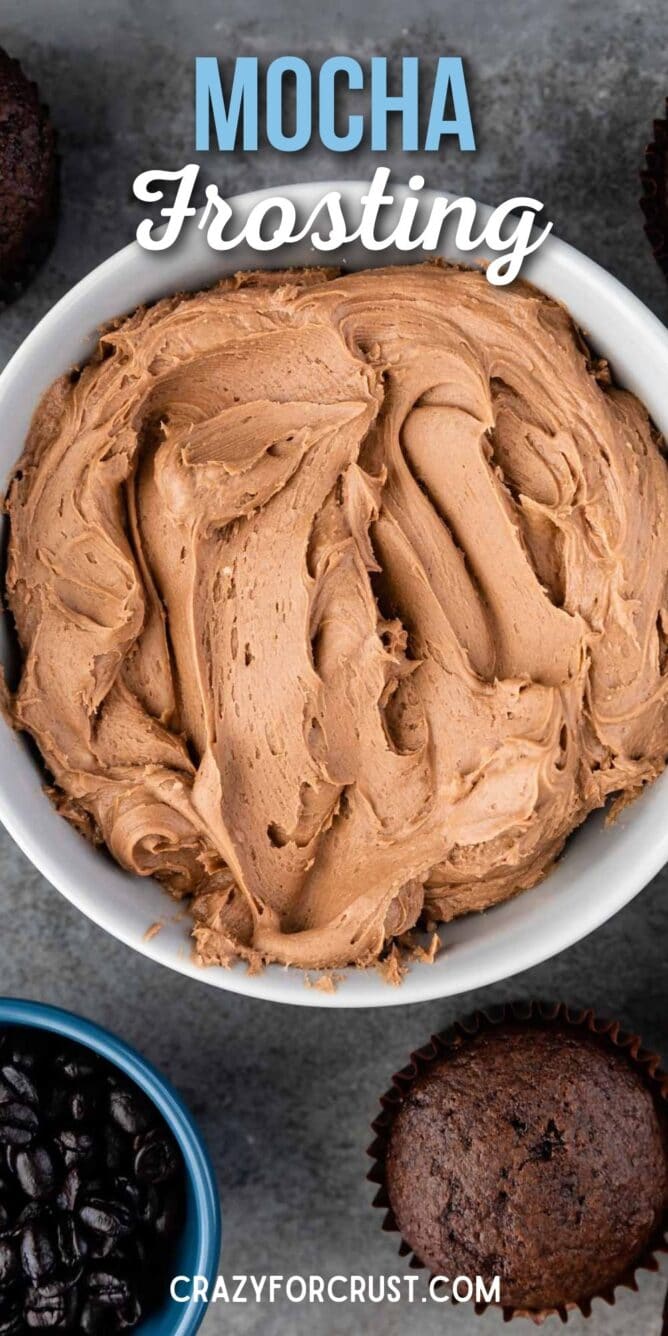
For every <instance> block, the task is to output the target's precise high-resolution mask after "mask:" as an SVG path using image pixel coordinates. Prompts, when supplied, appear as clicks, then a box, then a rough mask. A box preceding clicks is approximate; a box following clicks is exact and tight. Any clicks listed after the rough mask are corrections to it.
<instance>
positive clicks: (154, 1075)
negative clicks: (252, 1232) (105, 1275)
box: [0, 997, 222, 1336]
mask: <svg viewBox="0 0 668 1336" xmlns="http://www.w3.org/2000/svg"><path fill="white" fill-rule="evenodd" d="M0 1025H20V1026H25V1027H26V1028H31V1029H36V1030H41V1031H48V1032H51V1033H53V1034H59V1035H62V1036H63V1037H64V1038H66V1039H69V1040H72V1041H73V1042H74V1043H77V1044H81V1045H82V1046H83V1047H84V1048H89V1049H91V1050H92V1051H93V1052H94V1053H97V1054H98V1055H99V1056H100V1057H102V1058H104V1059H105V1060H106V1061H107V1062H109V1063H110V1064H111V1066H113V1067H116V1068H118V1069H119V1071H122V1072H123V1073H124V1075H126V1076H128V1077H129V1078H130V1080H131V1081H132V1082H133V1083H134V1084H135V1085H136V1086H138V1087H139V1089H140V1090H142V1091H143V1093H144V1094H145V1095H146V1096H147V1097H148V1098H149V1099H150V1100H151V1103H152V1104H154V1105H155V1107H156V1108H157V1109H158V1112H159V1113H160V1114H161V1115H162V1117H163V1118H164V1120H165V1122H166V1124H167V1126H168V1127H169V1128H170V1130H171V1132H172V1133H173V1135H174V1137H175V1139H176V1141H177V1143H178V1146H179V1149H180V1151H181V1154H182V1156H183V1161H184V1164H185V1169H186V1175H187V1178H188V1181H189V1183H190V1186H191V1188H192V1192H193V1200H194V1203H195V1213H196V1222H197V1239H196V1249H195V1250H194V1252H195V1253H196V1258H195V1260H196V1266H195V1268H194V1270H193V1275H203V1276H206V1277H207V1279H208V1281H209V1283H211V1281H212V1280H213V1279H214V1278H215V1276H216V1275H217V1272H218V1263H219V1258H220V1250H221V1242H222V1218H221V1207H220V1197H219V1194H218V1187H217V1182H216V1176H215V1172H214V1168H213V1164H212V1162H211V1157H210V1155H209V1152H208V1150H207V1147H206V1143H205V1141H204V1138H203V1135H202V1133H201V1131H200V1129H199V1127H198V1126H197V1123H196V1122H195V1119H194V1118H193V1115H192V1114H191V1112H190V1110H189V1108H188V1107H187V1105H186V1104H185V1102H184V1100H183V1099H182V1097H181V1095H180V1094H179V1093H178V1091H177V1090H176V1089H175V1087H174V1086H173V1085H172V1083H171V1081H170V1080H169V1079H168V1078H167V1077H166V1076H164V1075H163V1073H162V1072H161V1071H159V1070H158V1068H157V1067H156V1066H155V1065H154V1064H153V1063H152V1062H150V1061H149V1059H148V1058H145V1057H144V1056H143V1054H141V1053H140V1052H139V1051H138V1049H136V1048H134V1047H133V1046H132V1045H131V1044H128V1043H126V1041H125V1040H124V1039H121V1038H120V1037H119V1036H118V1035H116V1034H114V1033H113V1031H111V1030H108V1029H106V1027H105V1026H102V1025H98V1024H97V1022H96V1021H91V1020H88V1018H87V1017H85V1016H80V1015H78V1014H77V1013H76V1012H74V1011H68V1010H66V1009H65V1008H63V1007H56V1006H52V1005H51V1003H48V1002H35V1001H32V1000H28V999H25V998H20V997H0ZM166 1303H167V1300H165V1304H166ZM174 1308H175V1312H174V1322H173V1325H172V1326H170V1327H169V1328H167V1326H166V1325H165V1321H166V1319H165V1317H164V1315H163V1310H160V1309H159V1310H157V1311H156V1312H154V1313H150V1314H148V1315H147V1320H150V1321H156V1320H157V1321H159V1322H160V1324H161V1329H164V1336H195V1332H196V1331H197V1330H198V1328H199V1327H200V1326H201V1323H202V1322H203V1320H204V1316H205V1313H206V1308H207V1305H206V1303H198V1304H193V1303H188V1304H182V1305H179V1306H178V1307H177V1306H176V1305H174ZM136 1330H137V1333H138V1336H141V1332H142V1330H143V1323H140V1324H139V1326H138V1327H137V1328H136ZM156 1336H157V1332H156Z"/></svg>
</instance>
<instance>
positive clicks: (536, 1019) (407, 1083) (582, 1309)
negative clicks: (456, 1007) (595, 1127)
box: [367, 1001, 668, 1326]
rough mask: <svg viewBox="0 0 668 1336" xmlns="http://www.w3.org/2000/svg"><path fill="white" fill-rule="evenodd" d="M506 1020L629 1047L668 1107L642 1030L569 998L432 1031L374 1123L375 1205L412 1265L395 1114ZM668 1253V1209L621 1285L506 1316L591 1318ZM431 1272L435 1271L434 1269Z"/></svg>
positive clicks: (665, 1087) (666, 1087)
mask: <svg viewBox="0 0 668 1336" xmlns="http://www.w3.org/2000/svg"><path fill="white" fill-rule="evenodd" d="M504 1022H514V1023H517V1022H520V1023H521V1024H525V1025H527V1026H532V1025H533V1026H536V1027H537V1028H538V1027H544V1026H545V1025H546V1024H548V1025H551V1024H554V1025H559V1026H562V1027H565V1028H570V1029H574V1030H576V1029H580V1030H582V1029H585V1030H587V1031H589V1033H590V1034H592V1035H594V1036H596V1038H597V1039H599V1040H600V1042H601V1043H602V1044H604V1045H606V1044H607V1045H610V1047H611V1048H613V1049H614V1050H615V1051H617V1052H623V1053H624V1054H625V1055H626V1057H627V1059H628V1060H629V1062H631V1063H632V1064H633V1065H634V1066H635V1067H636V1068H637V1069H638V1070H639V1072H640V1074H641V1076H642V1078H643V1081H644V1082H645V1084H646V1085H647V1086H648V1087H649V1088H650V1089H651V1090H652V1092H653V1093H654V1094H655V1096H656V1098H657V1099H658V1100H665V1101H666V1105H667V1108H668V1073H666V1072H664V1071H663V1070H662V1068H661V1059H660V1057H659V1056H658V1054H656V1053H651V1052H649V1051H648V1050H647V1049H645V1048H643V1045H642V1041H641V1039H640V1038H639V1037H638V1035H635V1034H632V1033H631V1032H629V1031H626V1030H624V1029H622V1026H621V1024H620V1022H619V1021H611V1020H603V1019H601V1018H600V1017H597V1016H596V1015H595V1013H594V1012H593V1011H592V1010H590V1009H577V1008H572V1007H569V1006H567V1005H566V1004H565V1003H563V1002H541V1001H531V1002H510V1003H507V1004H505V1005H500V1006H496V1007H491V1008H489V1009H487V1010H484V1011H476V1012H474V1013H473V1014H472V1015H471V1016H468V1017H466V1018H465V1019H463V1020H460V1021H456V1022H455V1023H454V1024H453V1025H452V1026H450V1027H449V1029H447V1030H444V1031H443V1032H442V1033H441V1034H436V1035H432V1037H431V1039H430V1041H429V1043H428V1044H425V1045H424V1047H423V1048H419V1049H416V1051H415V1052H414V1053H411V1056H410V1060H409V1062H408V1064H407V1066H405V1067H402V1069H401V1071H399V1072H397V1073H396V1074H395V1076H394V1077H393V1079H392V1085H391V1086H390V1088H389V1090H387V1091H386V1092H385V1094H384V1095H383V1096H382V1097H381V1100H380V1103H381V1113H380V1114H379V1115H378V1117H377V1118H376V1119H374V1122H373V1123H372V1130H373V1132H374V1133H375V1138H374V1140H373V1142H372V1143H371V1145H370V1146H369V1148H368V1152H367V1153H368V1155H369V1156H370V1157H371V1159H372V1160H373V1161H374V1163H373V1166H372V1168H371V1169H370V1170H369V1173H368V1174H367V1178H368V1179H369V1180H370V1181H371V1182H372V1183H376V1184H378V1191H377V1193H376V1196H375V1197H374V1200H373V1205H374V1207H377V1208H379V1209H380V1210H382V1211H384V1213H385V1214H384V1218H383V1222H382V1228H383V1229H384V1230H387V1231H388V1232H391V1233H397V1234H399V1236H400V1241H399V1249H398V1251H399V1255H400V1256H401V1257H408V1258H409V1259H410V1260H409V1262H408V1265H409V1266H410V1267H412V1268H413V1269H415V1270H420V1271H426V1270H427V1267H426V1266H425V1264H424V1263H423V1262H422V1261H421V1259H420V1258H419V1257H417V1256H416V1254H415V1253H414V1252H413V1250H412V1248H411V1246H410V1244H409V1243H407V1242H406V1240H405V1239H404V1238H402V1237H401V1231H400V1229H399V1226H398V1224H397V1222H396V1219H395V1217H394V1214H393V1211H392V1208H391V1206H390V1200H389V1196H388V1192H387V1187H386V1180H385V1159H386V1155H387V1149H388V1143H389V1136H390V1130H391V1127H392V1123H393V1121H394V1117H395V1115H396V1113H397V1112H398V1109H399V1107H400V1105H401V1103H402V1101H403V1098H404V1096H405V1094H406V1092H407V1091H408V1090H409V1089H410V1087H411V1085H412V1084H413V1082H414V1081H415V1080H416V1078H417V1077H418V1076H421V1075H423V1073H424V1072H426V1071H428V1070H429V1068H430V1067H431V1065H432V1064H433V1063H434V1062H436V1061H438V1060H439V1059H441V1058H443V1057H446V1056H447V1055H448V1053H451V1052H453V1050H455V1049H458V1048H460V1047H461V1046H462V1044H465V1043H467V1042H468V1041H469V1040H471V1039H473V1038H474V1037H475V1036H476V1035H478V1034H480V1033H481V1032H482V1031H483V1030H493V1029H494V1028H495V1027H496V1026H498V1025H502V1024H503V1023H504ZM664 1253H668V1213H667V1214H666V1218H665V1219H664V1220H663V1221H662V1223H661V1226H660V1228H659V1230H657V1232H656V1234H655V1235H654V1237H653V1238H652V1239H650V1242H649V1244H648V1247H647V1248H646V1250H645V1251H644V1253H642V1254H641V1256H640V1257H638V1258H637V1259H636V1261H635V1262H634V1263H633V1265H632V1266H630V1267H629V1268H628V1270H627V1271H626V1272H624V1274H623V1275H622V1276H620V1278H619V1280H617V1282H616V1283H615V1285H612V1286H609V1287H608V1288H607V1289H604V1290H601V1291H600V1292H597V1293H596V1294H593V1295H591V1296H590V1297H589V1298H588V1299H586V1300H582V1301H581V1302H578V1301H575V1300H574V1301H569V1302H568V1303H563V1304H560V1305H559V1306H558V1307H555V1308H545V1309H529V1308H516V1307H513V1306H509V1305H503V1304H502V1305H499V1306H500V1307H501V1308H502V1311H503V1316H504V1320H505V1321H506V1322H509V1321H510V1320H511V1319H512V1318H515V1317H526V1318H529V1319H530V1320H531V1321H533V1322H534V1323H535V1324H536V1325H538V1326H539V1325H541V1324H542V1323H543V1322H544V1321H545V1320H546V1318H548V1317H550V1316H552V1315H556V1316H558V1317H560V1318H561V1321H562V1322H566V1321H567V1320H568V1315H569V1313H570V1312H573V1311H577V1312H579V1313H581V1314H582V1316H583V1317H585V1318H586V1317H589V1316H590V1315H591V1309H592V1303H593V1300H594V1299H603V1300H604V1301H605V1302H606V1303H608V1304H614V1302H615V1298H616V1292H617V1291H618V1290H620V1289H628V1290H633V1291H637V1289H638V1282H637V1278H636V1277H637V1273H638V1272H639V1271H657V1270H658V1268H659V1256H660V1255H661V1254H664ZM431 1274H432V1276H433V1273H431ZM453 1302H456V1300H453ZM496 1306H497V1305H490V1304H488V1303H476V1304H475V1305H474V1307H475V1311H476V1313H478V1314H481V1313H484V1312H485V1310H486V1309H487V1308H489V1307H496Z"/></svg>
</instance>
